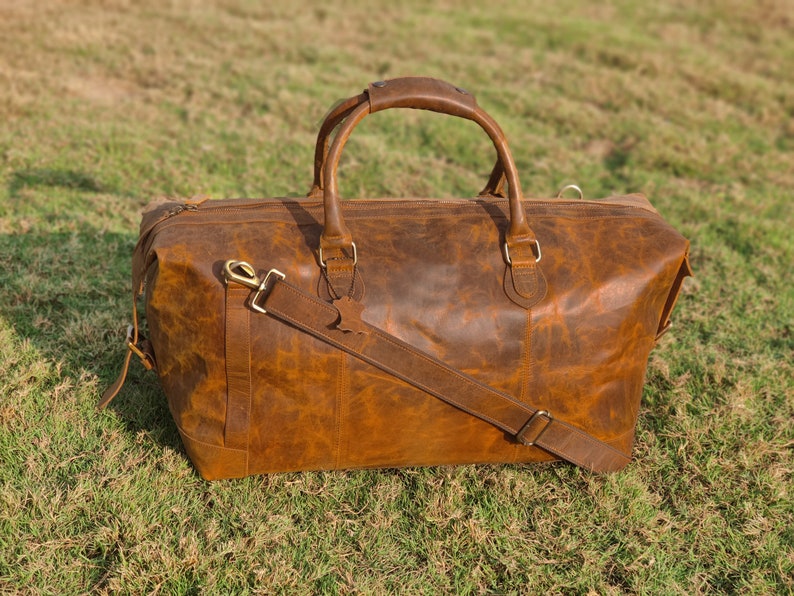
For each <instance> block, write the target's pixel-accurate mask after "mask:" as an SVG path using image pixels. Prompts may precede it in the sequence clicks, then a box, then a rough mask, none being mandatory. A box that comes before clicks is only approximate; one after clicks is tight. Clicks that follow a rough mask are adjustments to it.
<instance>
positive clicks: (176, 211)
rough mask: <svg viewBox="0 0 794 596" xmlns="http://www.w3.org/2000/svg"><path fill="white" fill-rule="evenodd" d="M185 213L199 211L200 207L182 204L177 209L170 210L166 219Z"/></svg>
mask: <svg viewBox="0 0 794 596" xmlns="http://www.w3.org/2000/svg"><path fill="white" fill-rule="evenodd" d="M184 211H198V205H194V204H193V203H182V204H181V205H177V206H176V207H174V208H172V209H170V210H169V211H168V213H167V214H166V218H169V217H173V216H174V215H179V214H180V213H183V212H184Z"/></svg>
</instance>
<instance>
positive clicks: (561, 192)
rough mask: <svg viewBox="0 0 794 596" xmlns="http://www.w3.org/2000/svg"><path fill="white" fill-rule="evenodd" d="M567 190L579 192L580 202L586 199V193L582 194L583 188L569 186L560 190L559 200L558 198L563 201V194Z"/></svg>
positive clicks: (573, 185)
mask: <svg viewBox="0 0 794 596" xmlns="http://www.w3.org/2000/svg"><path fill="white" fill-rule="evenodd" d="M566 190H575V191H576V192H578V193H579V200H582V199H584V193H583V192H582V189H581V188H579V187H578V186H576V185H575V184H568V185H566V186H563V187H562V188H561V189H560V192H558V193H557V198H558V199H561V198H562V194H563V193H564V192H565V191H566Z"/></svg>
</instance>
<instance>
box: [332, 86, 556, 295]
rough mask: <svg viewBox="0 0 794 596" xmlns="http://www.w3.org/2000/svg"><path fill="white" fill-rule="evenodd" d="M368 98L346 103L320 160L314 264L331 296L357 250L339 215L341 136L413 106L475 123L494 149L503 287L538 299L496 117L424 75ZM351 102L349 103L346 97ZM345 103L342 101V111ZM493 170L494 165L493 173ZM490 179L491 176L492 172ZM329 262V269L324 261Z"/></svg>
mask: <svg viewBox="0 0 794 596" xmlns="http://www.w3.org/2000/svg"><path fill="white" fill-rule="evenodd" d="M367 96H368V99H369V101H367V102H363V101H362V102H361V103H359V104H358V105H355V107H352V109H351V111H350V112H349V115H348V116H347V119H346V120H345V121H344V123H342V125H341V126H340V128H339V131H338V132H337V134H336V137H334V140H333V142H332V143H331V146H330V148H329V149H328V154H327V158H326V159H325V162H324V164H323V173H322V181H323V182H324V188H323V189H322V194H323V205H324V216H325V217H324V224H323V233H322V235H321V237H320V247H319V248H320V254H321V256H320V264H321V265H322V266H323V267H324V268H325V270H326V273H327V278H328V279H329V283H330V284H331V285H332V289H333V292H332V294H336V295H340V296H341V295H345V294H348V293H352V284H353V281H354V267H355V264H356V261H357V254H356V248H355V244H354V242H353V236H352V234H351V233H350V230H349V228H348V227H347V225H346V224H345V221H344V217H343V215H342V209H341V202H340V198H339V189H338V184H337V175H336V174H337V168H338V166H339V160H340V158H341V156H342V150H343V149H344V146H345V144H346V143H347V140H348V139H349V138H350V135H351V133H352V132H353V129H354V128H355V127H356V126H357V125H358V124H359V122H361V120H363V119H364V118H365V117H366V116H367V114H372V113H375V112H378V111H381V110H386V109H390V108H414V109H422V110H430V111H433V112H438V113H442V114H449V115H451V116H457V117H459V118H464V119H467V120H472V121H474V122H476V123H477V124H478V125H479V126H480V128H482V129H483V130H484V131H485V133H486V134H487V135H488V136H489V137H490V139H491V142H492V143H493V145H494V148H495V149H496V153H497V156H498V163H499V164H501V166H502V168H503V169H504V176H505V178H506V180H507V184H508V203H509V211H510V223H509V226H508V229H507V231H506V233H505V241H504V247H503V248H504V257H505V261H506V262H507V265H508V268H509V270H510V272H511V276H510V281H511V282H512V283H511V284H510V285H511V286H512V287H511V288H508V287H506V288H505V289H506V291H507V292H508V295H510V296H511V299H512V300H513V301H514V302H516V303H518V304H520V305H521V306H523V307H525V308H530V307H531V306H533V305H534V304H536V303H537V302H538V301H540V300H541V299H542V298H543V296H544V295H545V292H546V284H545V281H544V280H543V276H542V273H541V272H540V268H539V267H538V266H537V262H538V261H539V260H540V256H541V255H540V243H539V242H538V239H537V237H536V236H535V233H534V232H533V231H532V229H531V228H530V227H529V223H528V221H527V217H526V213H525V211H524V207H523V206H522V204H521V199H522V194H521V185H520V182H519V179H518V171H517V168H516V165H515V161H514V159H513V155H512V153H511V152H510V148H509V147H508V144H507V140H506V139H505V135H504V133H503V132H502V129H501V128H500V127H499V125H498V124H497V123H496V121H495V120H494V119H493V118H492V117H491V116H490V115H489V114H487V113H486V112H485V111H484V110H483V109H482V108H480V107H479V106H478V105H477V102H476V100H475V99H474V96H472V95H471V94H470V93H468V92H467V91H465V90H464V89H461V88H460V87H455V86H454V85H451V84H450V83H447V82H445V81H440V80H438V79H432V78H426V77H405V78H400V79H392V80H389V81H378V82H376V83H371V84H370V85H369V89H368V90H367ZM351 105H352V101H351ZM347 109H350V105H347V104H346V105H345V109H344V110H342V111H346V110H347ZM496 171H497V169H496V168H495V169H494V174H495V173H496ZM492 178H494V176H493V175H492ZM324 257H328V259H325V258H324ZM331 260H333V261H334V263H333V267H332V268H331V267H329V266H328V263H329V261H331Z"/></svg>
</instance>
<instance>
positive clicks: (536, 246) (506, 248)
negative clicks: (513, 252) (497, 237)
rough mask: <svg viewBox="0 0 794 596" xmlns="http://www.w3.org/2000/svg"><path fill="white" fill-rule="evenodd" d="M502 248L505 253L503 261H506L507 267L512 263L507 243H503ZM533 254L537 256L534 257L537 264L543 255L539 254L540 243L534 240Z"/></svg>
mask: <svg viewBox="0 0 794 596" xmlns="http://www.w3.org/2000/svg"><path fill="white" fill-rule="evenodd" d="M503 248H504V251H505V261H507V264H508V265H512V264H513V261H512V260H511V259H510V248H509V247H508V246H507V242H505V243H504V246H503ZM535 253H536V254H537V256H536V257H535V262H536V263H539V262H540V259H541V258H542V257H543V255H542V254H541V252H540V242H538V240H537V239H535Z"/></svg>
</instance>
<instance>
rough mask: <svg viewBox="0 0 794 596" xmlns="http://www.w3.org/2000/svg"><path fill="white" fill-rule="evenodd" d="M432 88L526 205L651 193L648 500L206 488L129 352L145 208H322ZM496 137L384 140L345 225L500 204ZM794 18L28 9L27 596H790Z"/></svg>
mask: <svg viewBox="0 0 794 596" xmlns="http://www.w3.org/2000/svg"><path fill="white" fill-rule="evenodd" d="M402 75H426V76H435V77H439V78H442V79H446V80H449V81H451V82H454V83H455V84H457V85H460V86H462V87H465V88H467V89H468V90H470V91H471V92H472V93H474V94H475V95H476V96H477V98H478V101H479V103H480V105H481V106H483V107H484V108H485V109H486V110H487V111H488V112H489V113H490V114H492V115H493V116H494V117H495V118H496V120H497V121H498V122H499V123H500V124H501V125H502V127H503V129H504V130H505V133H506V134H507V136H508V139H509V141H510V143H511V147H512V149H513V152H514V154H515V155H516V159H517V162H518V167H519V172H520V175H521V178H522V183H523V187H524V191H525V194H526V195H527V196H537V197H545V196H553V195H554V194H555V193H556V191H557V189H558V188H559V187H561V186H563V185H564V184H568V183H577V184H579V185H580V186H582V187H583V189H584V191H585V193H586V195H587V196H590V197H601V196H606V195H609V194H611V193H626V192H644V193H646V194H647V195H648V196H649V197H650V199H651V201H652V202H653V204H654V205H655V206H656V207H657V208H658V209H659V210H660V211H661V212H662V214H663V215H664V216H665V217H666V218H667V219H668V221H670V222H671V223H672V224H673V225H674V226H675V227H676V228H678V229H679V230H681V231H682V232H683V233H684V234H685V235H686V236H687V237H688V238H690V239H691V241H692V265H693V268H694V269H695V275H696V277H695V278H694V279H690V280H688V281H687V283H686V285H685V291H684V294H683V296H682V298H681V300H680V302H679V305H678V307H677V311H676V315H675V317H674V328H673V331H672V332H671V333H670V334H668V336H666V337H665V338H664V340H663V341H661V342H660V344H659V345H658V346H657V347H656V349H655V350H654V351H653V353H652V355H651V360H650V364H649V369H648V383H647V386H646V391H645V395H644V399H643V407H642V411H641V417H640V422H639V428H638V438H637V443H636V446H635V460H634V462H633V463H632V464H631V465H630V466H629V467H628V468H627V469H626V470H625V471H623V472H621V473H619V474H615V475H609V476H596V475H591V474H589V473H587V472H583V471H581V470H579V469H575V468H573V467H571V466H568V465H552V466H545V467H543V466H541V467H533V466H509V465H506V466H464V467H458V468H440V469H403V470H376V471H350V472H328V473H304V474H282V475H273V476H260V477H254V478H247V479H244V480H238V481H224V482H216V483H207V482H204V481H202V480H201V479H200V478H199V477H198V475H197V474H196V473H195V472H194V470H193V468H192V467H191V465H190V463H189V462H188V460H187V458H186V456H185V454H184V451H183V449H182V447H181V444H180V442H179V437H178V435H177V433H176V430H175V428H174V426H173V423H172V421H171V419H170V416H169V414H168V409H167V406H166V403H165V399H164V397H163V395H162V393H161V391H160V389H159V385H158V382H157V378H156V376H155V375H154V374H152V373H146V372H145V371H143V369H142V368H141V367H134V368H133V370H132V373H131V375H130V379H129V381H128V384H127V386H126V387H125V389H124V391H123V393H122V394H121V395H120V396H119V397H118V398H117V399H116V401H115V402H114V403H113V404H112V406H111V407H110V408H109V409H108V410H106V411H104V412H101V413H98V412H96V411H95V410H94V405H95V403H96V401H97V399H98V396H99V394H100V393H101V391H102V390H103V389H104V388H105V387H106V386H107V385H108V384H109V383H111V382H112V381H113V379H114V378H115V375H116V373H117V371H118V366H119V365H120V361H121V358H122V357H123V354H124V348H123V343H122V342H123V336H124V331H125V328H126V324H127V322H128V319H129V302H130V288H129V286H130V281H129V273H130V256H131V253H132V249H133V246H134V245H135V242H136V239H137V226H138V223H139V214H140V210H141V208H142V206H143V205H144V204H145V203H147V202H148V201H149V200H150V199H152V198H154V197H157V196H163V195H169V196H191V195H194V194H200V193H201V194H208V195H210V196H212V197H214V198H221V197H235V196H237V197H267V196H283V195H299V194H304V193H305V192H306V191H308V189H309V186H310V185H311V166H312V156H313V154H312V152H313V143H314V135H315V134H316V131H317V128H318V126H319V122H320V121H321V120H322V118H323V116H324V114H325V113H326V111H327V110H328V109H329V108H330V107H331V105H332V104H334V103H335V102H336V101H337V100H338V99H340V98H343V97H347V96H349V95H353V94H356V93H358V92H360V91H361V89H363V88H364V87H365V86H366V84H367V83H368V82H369V81H372V80H376V79H379V78H389V77H395V76H402ZM492 160H493V154H492V150H491V149H490V148H489V146H488V141H487V139H486V138H485V137H484V135H482V133H481V132H480V131H479V130H478V129H477V127H476V126H474V125H473V124H471V123H467V122H463V121H460V120H455V119H452V118H444V117H442V116H439V115H437V114H430V113H420V112H415V111H399V112H397V111H393V112H387V113H383V114H378V115H376V116H373V117H372V118H368V119H366V120H365V121H364V122H363V123H362V125H361V126H360V127H359V128H357V129H356V132H355V133H354V135H353V137H352V139H351V142H350V143H349V145H348V148H347V149H346V154H345V158H344V160H343V165H342V168H341V173H340V176H341V189H342V192H343V194H344V196H346V197H349V198H355V197H364V196H368V197H376V196H420V197H421V196H428V197H449V196H456V197H466V196H473V195H474V194H476V192H477V191H478V190H479V189H480V187H481V186H482V185H483V183H484V181H485V179H486V178H487V175H488V172H489V169H490V166H491V164H492ZM792 189H794V4H792V3H791V2H790V1H789V0H765V1H764V2H751V1H749V0H747V1H741V0H726V1H724V2H716V1H713V0H708V1H704V2H696V3H695V2H683V1H680V0H676V1H662V2H658V3H651V2H648V3H634V2H631V1H629V0H614V1H610V2H604V3H587V2H572V1H567V0H564V1H562V2H538V1H529V2H519V1H508V0H496V1H494V2H475V1H464V2H452V1H448V0H447V1H444V2H439V3H436V4H435V5H433V6H431V3H424V2H418V1H415V0H407V1H405V2H402V3H393V2H382V1H380V0H374V1H372V2H367V3H364V2H352V1H341V0H340V1H331V2H258V1H254V0H219V1H217V2H208V1H207V2H202V1H200V0H169V1H167V2H160V1H155V0H146V1H141V2H130V1H127V0H105V1H102V2H100V1H95V2H92V1H89V0H74V1H72V2H58V1H56V0H51V1H44V0H42V1H38V0H36V1H31V2H14V1H13V0H0V593H14V594H16V593H20V594H78V593H122V594H143V593H158V594H199V593H200V594H228V593H241V594H245V593H264V594H271V593H282V594H349V593H360V594H385V593H406V594H470V593H473V594H554V593H557V594H626V593H628V594H635V593H636V594H687V595H689V594H714V593H719V594H791V593H794V497H793V495H792V490H793V488H794V486H793V483H792V468H794V424H793V419H794V381H793V380H792V379H793V378H794V364H793V362H794V337H792V333H793V330H792V327H793V326H794V289H793V286H794V283H792V269H794V268H793V267H792V263H793V262H794V232H792V229H794V216H793V215H792V213H793V212H794V210H793V209H792V199H793V198H794V191H793V190H792Z"/></svg>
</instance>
